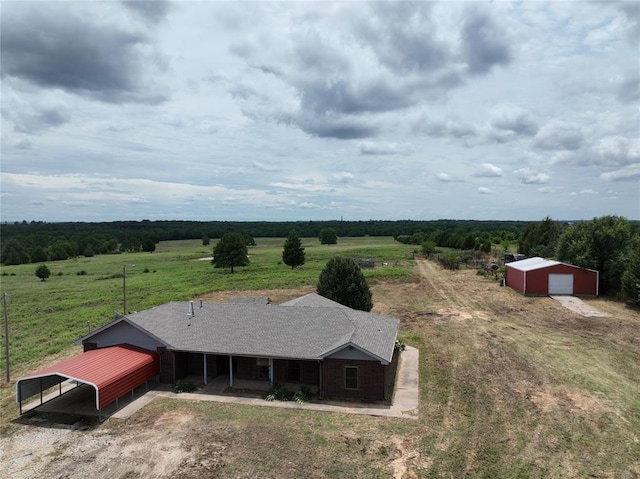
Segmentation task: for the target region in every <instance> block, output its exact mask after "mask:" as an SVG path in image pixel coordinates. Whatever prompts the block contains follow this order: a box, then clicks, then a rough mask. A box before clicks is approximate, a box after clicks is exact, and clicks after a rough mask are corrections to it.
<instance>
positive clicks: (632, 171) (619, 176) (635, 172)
mask: <svg viewBox="0 0 640 479" xmlns="http://www.w3.org/2000/svg"><path fill="white" fill-rule="evenodd" d="M600 178H602V179H603V180H609V181H636V180H640V163H635V164H632V165H626V166H624V167H622V168H620V169H617V170H612V171H607V172H604V173H602V174H600Z"/></svg>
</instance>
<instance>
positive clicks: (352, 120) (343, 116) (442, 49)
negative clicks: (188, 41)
mask: <svg viewBox="0 0 640 479" xmlns="http://www.w3.org/2000/svg"><path fill="white" fill-rule="evenodd" d="M432 10H433V5H431V4H428V3H421V2H417V3H413V2H406V3H394V4H387V3H379V2H372V3H367V4H363V5H362V6H361V8H352V7H351V6H348V7H343V8H342V9H340V10H339V11H338V12H335V22H337V24H339V25H340V29H338V30H335V29H332V30H331V34H328V33H327V32H328V30H327V27H328V26H329V25H328V24H327V23H326V22H327V18H326V17H324V16H322V15H311V14H306V15H303V16H301V17H299V18H296V19H295V20H294V22H295V23H296V24H297V25H298V24H299V25H301V26H300V27H299V28H294V29H292V31H291V33H290V35H288V36H285V37H281V36H279V35H276V36H275V37H274V38H270V39H269V40H270V41H267V42H266V43H265V41H264V38H263V37H262V36H261V35H259V34H256V35H254V36H253V37H250V38H243V39H241V40H238V41H236V42H234V43H233V44H231V45H230V46H229V48H228V51H229V52H230V53H232V54H234V55H236V56H237V57H238V58H240V59H242V60H243V61H244V62H246V65H247V66H248V67H249V68H250V70H252V71H253V72H252V74H253V75H258V77H260V76H262V78H261V79H260V78H256V79H255V81H256V82H261V83H265V82H268V84H270V85H273V86H274V93H272V94H273V95H276V94H277V93H275V91H278V90H279V89H281V90H282V91H285V90H293V92H294V93H295V96H296V98H297V99H298V103H297V105H296V106H295V107H294V110H297V111H277V108H276V107H273V109H272V110H271V111H265V110H260V109H258V108H256V107H255V106H252V107H251V108H249V107H247V106H245V105H244V104H243V112H245V114H247V115H248V116H249V117H251V118H254V119H257V118H268V119H271V120H276V121H282V118H286V123H287V124H289V125H291V126H294V127H298V128H300V129H302V130H303V131H305V132H307V133H309V134H311V135H313V136H318V137H334V138H339V139H353V138H366V137H371V136H375V135H376V134H377V132H378V131H379V129H380V128H382V127H384V126H385V124H390V123H391V124H392V123H393V121H392V120H391V119H390V118H387V117H385V115H386V114H388V113H393V112H398V111H402V110H408V109H411V108H417V107H419V106H421V105H425V104H428V103H431V102H442V101H443V97H444V96H445V95H446V94H447V93H448V92H449V91H451V90H453V89H455V88H458V87H461V86H462V85H464V84H465V81H466V78H465V75H464V70H465V69H466V70H467V73H470V74H471V75H472V76H475V75H478V74H484V73H488V72H489V71H490V70H491V68H492V67H493V66H494V65H498V64H504V63H507V62H508V61H510V60H511V55H510V53H509V49H508V47H507V46H506V43H505V42H504V39H503V37H504V35H503V34H502V33H501V31H500V29H499V28H497V27H496V26H495V25H494V24H493V23H492V22H491V20H490V19H489V17H488V16H487V15H484V14H481V13H479V12H478V11H477V10H476V9H472V10H470V11H468V12H466V14H465V19H464V21H465V23H464V27H463V32H462V36H463V47H462V51H461V52H459V51H458V50H457V45H456V44H455V43H454V42H453V41H451V40H449V41H445V40H444V39H441V38H440V37H441V35H439V32H438V29H439V28H442V27H441V26H440V25H438V24H436V23H435V22H434V20H433V18H432ZM332 18H334V17H332ZM331 23H332V25H333V23H334V22H331ZM271 42H273V43H271ZM276 42H277V43H276ZM282 52H286V54H287V56H286V58H285V57H283V55H282ZM465 65H466V66H465ZM235 83H236V84H235V85H232V86H230V88H231V89H232V90H233V94H234V95H235V96H236V97H238V98H240V97H241V93H242V94H243V95H245V97H246V95H247V94H250V91H251V87H250V86H249V85H247V83H249V82H248V80H247V79H246V78H245V79H243V81H242V83H243V85H242V86H238V83H239V82H235ZM247 89H249V91H247ZM263 90H264V89H262V90H261V91H263ZM371 115H375V116H376V118H371ZM365 120H366V121H365ZM372 120H373V121H375V123H376V125H377V127H376V128H372V126H371V121H372ZM521 126H522V127H524V126H525V125H521ZM526 126H527V127H528V128H531V127H532V126H531V125H530V124H529V125H526ZM438 128H439V126H438V125H432V127H431V128H430V131H429V130H427V132H428V134H433V135H438V134H440V133H438V132H437V131H436V130H437V129H438ZM441 129H443V131H444V132H445V134H447V135H450V136H453V137H457V138H461V137H465V136H470V135H473V134H474V133H475V131H474V129H473V128H471V127H469V126H467V125H464V124H459V125H456V124H448V125H446V126H443V127H442V128H441Z"/></svg>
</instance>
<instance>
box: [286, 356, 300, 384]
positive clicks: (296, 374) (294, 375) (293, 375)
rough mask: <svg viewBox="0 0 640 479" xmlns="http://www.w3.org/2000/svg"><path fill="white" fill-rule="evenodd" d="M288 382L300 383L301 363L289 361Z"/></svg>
mask: <svg viewBox="0 0 640 479" xmlns="http://www.w3.org/2000/svg"><path fill="white" fill-rule="evenodd" d="M287 381H292V382H300V361H287Z"/></svg>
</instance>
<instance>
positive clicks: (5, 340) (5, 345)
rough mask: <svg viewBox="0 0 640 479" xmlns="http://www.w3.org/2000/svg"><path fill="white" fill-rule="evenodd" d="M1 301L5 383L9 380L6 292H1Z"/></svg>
mask: <svg viewBox="0 0 640 479" xmlns="http://www.w3.org/2000/svg"><path fill="white" fill-rule="evenodd" d="M2 303H3V305H4V357H5V364H6V365H7V383H8V382H9V381H10V380H11V379H10V378H11V374H10V373H9V313H8V312H7V293H2Z"/></svg>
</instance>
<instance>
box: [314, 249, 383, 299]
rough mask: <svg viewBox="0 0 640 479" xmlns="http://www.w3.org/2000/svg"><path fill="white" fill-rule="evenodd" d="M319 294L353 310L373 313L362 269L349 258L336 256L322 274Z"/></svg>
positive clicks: (318, 287) (319, 282) (319, 280)
mask: <svg viewBox="0 0 640 479" xmlns="http://www.w3.org/2000/svg"><path fill="white" fill-rule="evenodd" d="M316 289H317V290H318V294H319V295H320V296H324V297H325V298H328V299H330V300H332V301H335V302H337V303H340V304H342V305H344V306H347V307H349V308H352V309H359V310H361V311H371V308H372V307H373V302H372V301H371V290H370V289H369V285H368V284H367V280H366V278H365V277H364V275H363V274H362V271H361V270H360V267H359V266H358V265H357V264H356V263H354V262H353V260H351V259H348V258H343V257H340V256H334V257H333V258H331V259H330V260H329V261H327V264H326V266H325V268H324V269H323V270H322V272H321V273H320V277H319V278H318V284H317V285H316Z"/></svg>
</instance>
